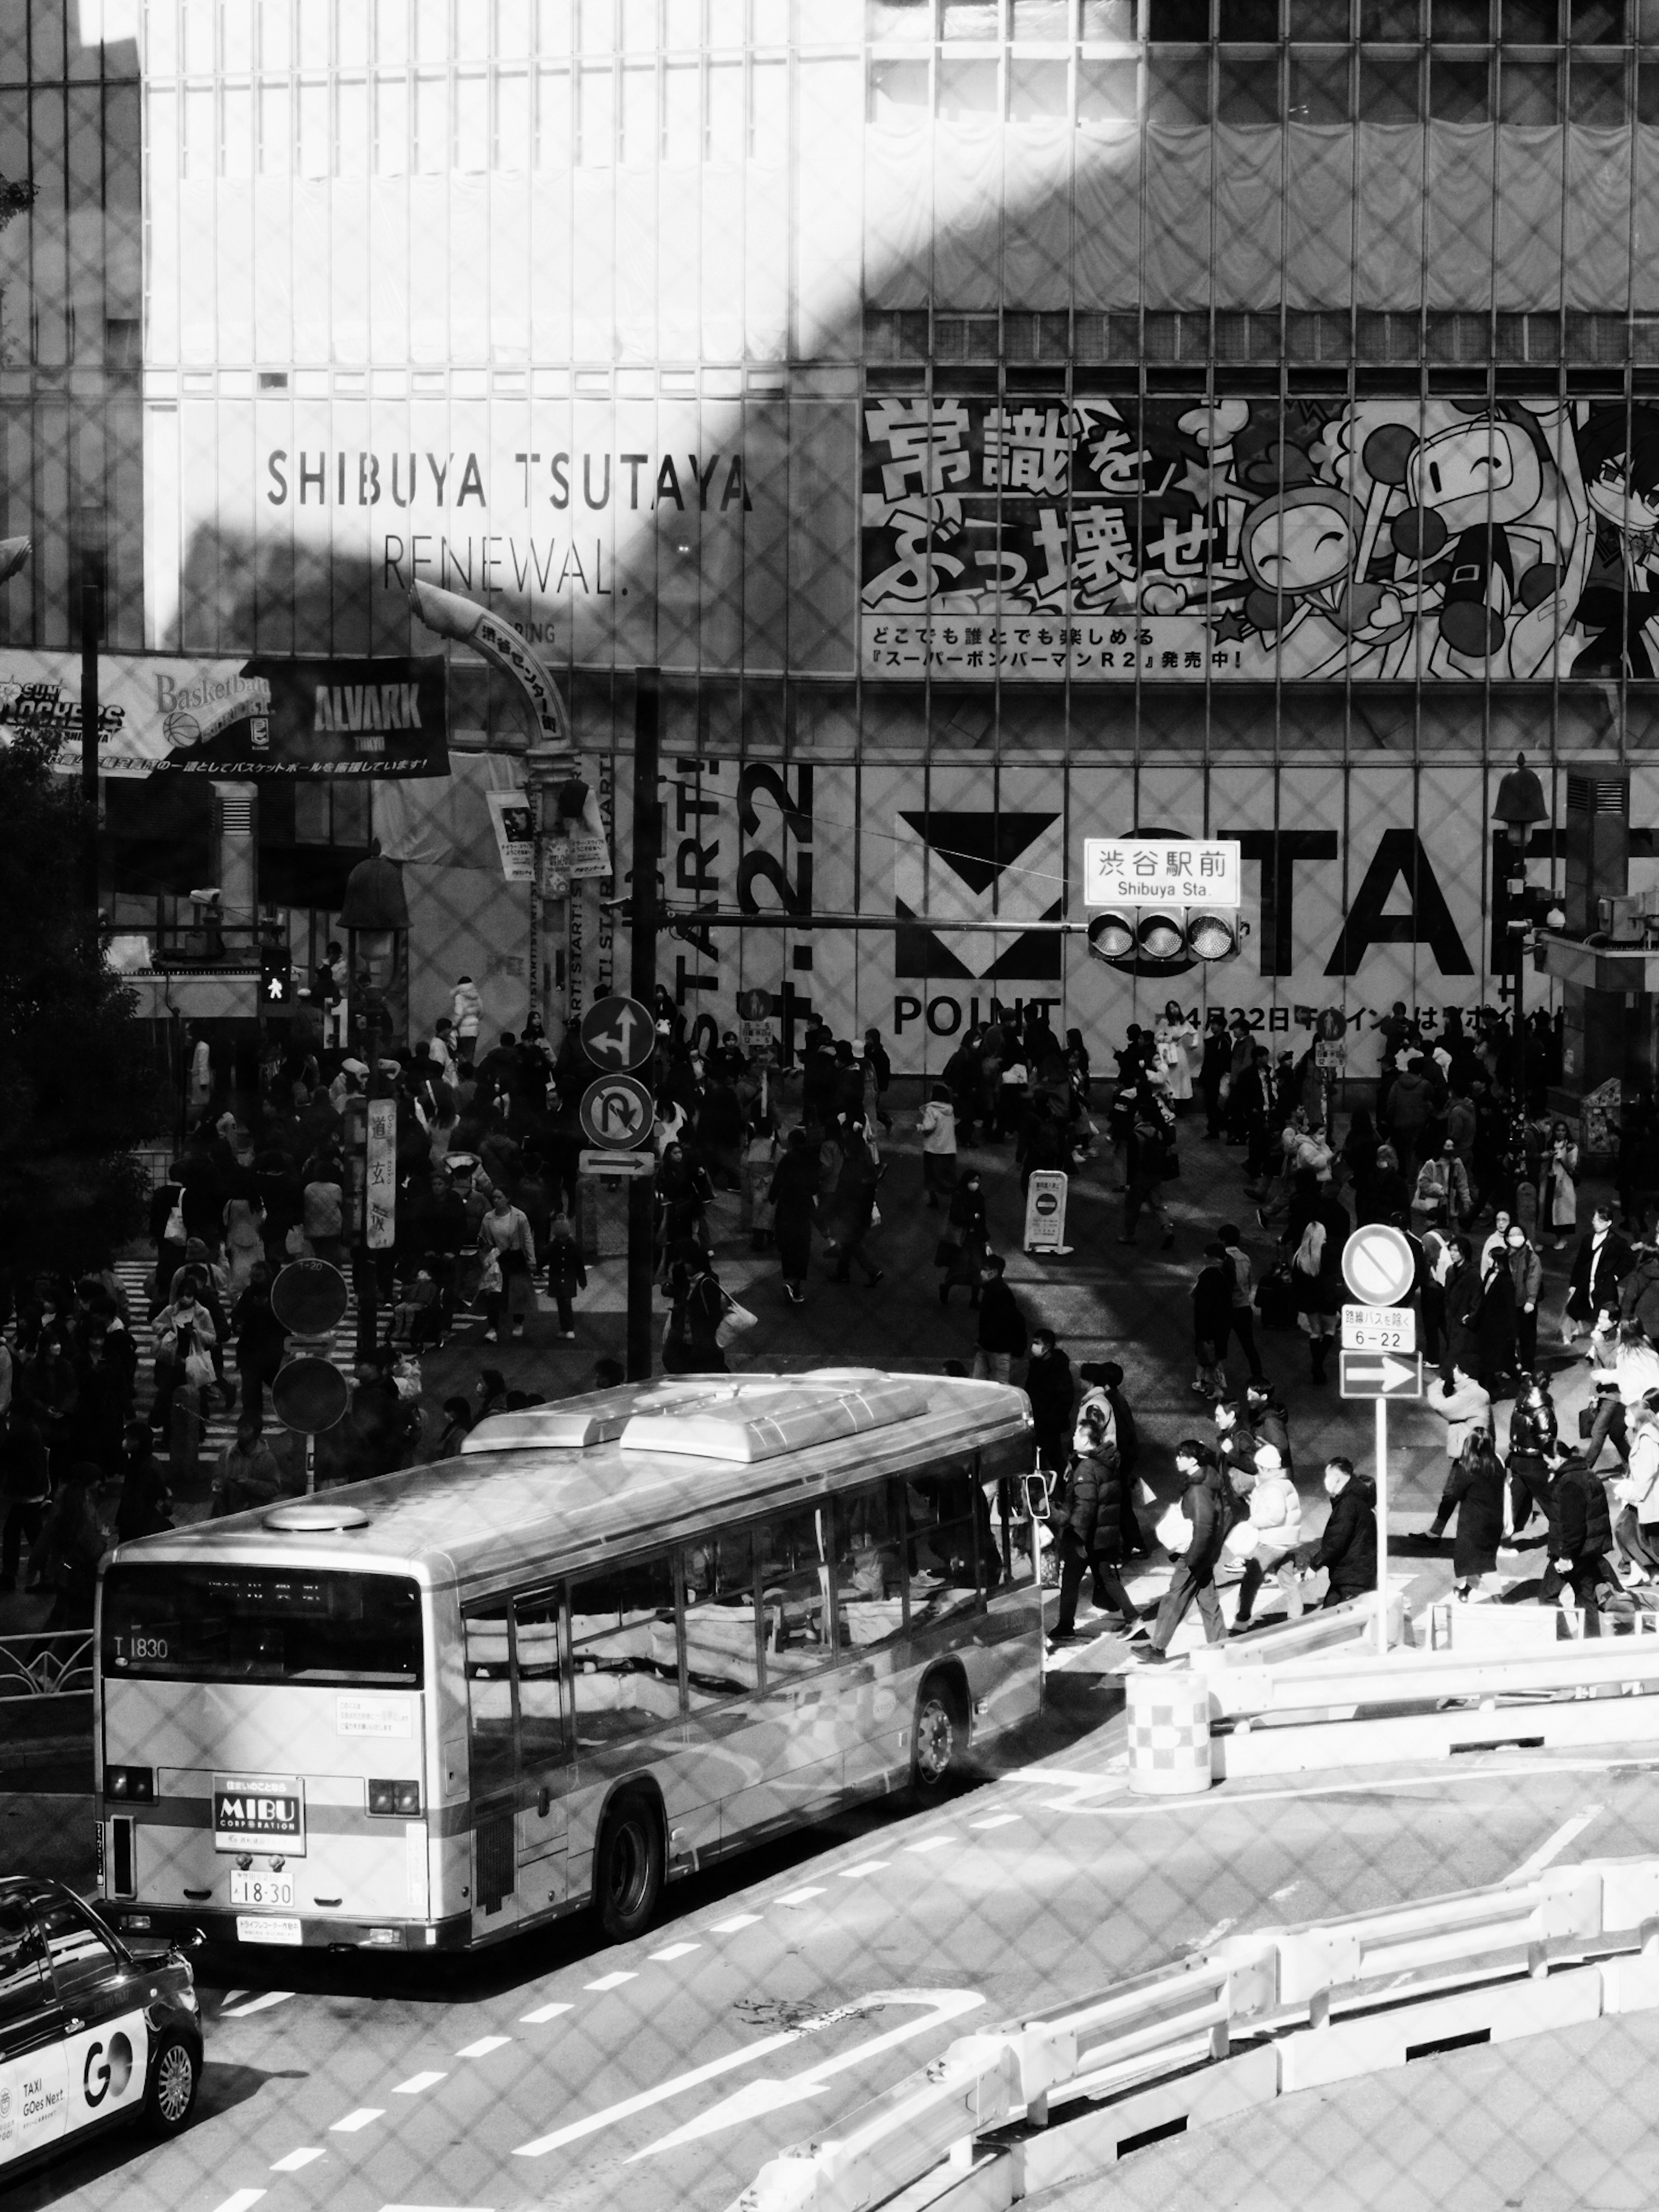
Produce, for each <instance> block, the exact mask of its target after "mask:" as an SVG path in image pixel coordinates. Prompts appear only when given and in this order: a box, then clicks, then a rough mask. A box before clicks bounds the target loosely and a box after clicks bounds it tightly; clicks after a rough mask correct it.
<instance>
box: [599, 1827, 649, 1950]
mask: <svg viewBox="0 0 1659 2212" xmlns="http://www.w3.org/2000/svg"><path fill="white" fill-rule="evenodd" d="M662 1882H663V1836H662V1819H661V1815H660V1814H659V1811H658V1808H657V1807H656V1805H655V1804H654V1803H653V1801H652V1800H651V1799H650V1798H649V1797H647V1796H644V1795H643V1794H642V1793H641V1792H638V1791H630V1792H629V1794H628V1795H626V1796H622V1797H619V1798H618V1799H617V1802H616V1803H615V1804H614V1805H612V1806H611V1809H610V1811H609V1812H608V1813H607V1814H605V1826H604V1828H603V1830H602V1831H601V1832H600V1835H599V1849H598V1850H597V1851H596V1852H595V1854H594V1866H593V1901H594V1903H595V1905H597V1906H598V1907H599V1925H600V1927H601V1928H602V1929H604V1930H605V1934H606V1935H607V1936H609V1937H610V1938H611V1942H613V1943H625V1942H628V1941H629V1939H630V1938H631V1937H633V1936H638V1935H640V1934H641V1932H642V1931H643V1930H644V1929H647V1928H648V1927H649V1926H650V1924H651V1922H652V1920H653V1918H654V1917H655V1915H656V1911H657V1906H658V1904H659V1901H660V1899H661V1897H662Z"/></svg>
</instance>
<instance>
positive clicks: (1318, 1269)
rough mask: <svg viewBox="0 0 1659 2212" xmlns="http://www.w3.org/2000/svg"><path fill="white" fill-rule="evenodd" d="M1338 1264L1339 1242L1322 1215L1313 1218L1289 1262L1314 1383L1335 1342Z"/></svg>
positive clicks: (1339, 1294) (1319, 1378)
mask: <svg viewBox="0 0 1659 2212" xmlns="http://www.w3.org/2000/svg"><path fill="white" fill-rule="evenodd" d="M1341 1261H1342V1245H1341V1242H1340V1239H1338V1238H1337V1237H1333V1236H1332V1235H1331V1233H1330V1231H1329V1228H1328V1225H1327V1223H1326V1221H1325V1220H1324V1218H1322V1216H1316V1217H1315V1218H1314V1219H1313V1220H1311V1221H1310V1222H1309V1224H1308V1225H1307V1227H1306V1228H1305V1229H1304V1231H1303V1232H1302V1237H1301V1241H1300V1243H1298V1244H1297V1248H1296V1251H1295V1254H1294V1255H1293V1256H1292V1258H1291V1288H1292V1290H1293V1291H1294V1293H1295V1297H1296V1312H1297V1321H1298V1322H1300V1323H1301V1326H1302V1328H1303V1330H1304V1333H1305V1334H1306V1336H1307V1339H1308V1361H1309V1368H1310V1374H1311V1376H1312V1379H1313V1380H1314V1381H1315V1382H1316V1383H1322V1382H1324V1380H1325V1379H1326V1378H1325V1361H1326V1359H1327V1358H1328V1355H1329V1352H1330V1350H1331V1347H1332V1346H1333V1345H1334V1343H1335V1341H1336V1316H1337V1310H1338V1308H1339V1307H1340V1304H1341V1302H1342V1268H1341Z"/></svg>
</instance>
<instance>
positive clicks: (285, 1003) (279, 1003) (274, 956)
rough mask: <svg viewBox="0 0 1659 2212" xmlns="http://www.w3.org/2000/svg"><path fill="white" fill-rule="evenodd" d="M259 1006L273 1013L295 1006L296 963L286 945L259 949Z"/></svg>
mask: <svg viewBox="0 0 1659 2212" xmlns="http://www.w3.org/2000/svg"><path fill="white" fill-rule="evenodd" d="M259 1004H260V1005H261V1006H263V1007H264V1008H265V1009H266V1011H267V1012H273V1013H285V1012H287V1011H288V1009H289V1007H290V1006H292V1005H293V1004H294V962H293V958H292V957H291V955H290V954H289V950H288V947H287V946H286V945H261V946H260V948H259Z"/></svg>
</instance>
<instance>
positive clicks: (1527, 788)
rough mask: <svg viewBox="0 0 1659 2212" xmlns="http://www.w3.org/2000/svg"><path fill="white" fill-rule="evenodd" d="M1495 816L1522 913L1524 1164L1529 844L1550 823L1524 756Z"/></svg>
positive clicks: (1518, 964)
mask: <svg viewBox="0 0 1659 2212" xmlns="http://www.w3.org/2000/svg"><path fill="white" fill-rule="evenodd" d="M1549 818H1550V810H1549V807H1548V805H1547V803H1546V801H1545V798H1544V787H1543V785H1542V784H1541V782H1540V781H1538V778H1537V776H1536V775H1534V773H1533V771H1532V769H1529V768H1528V766H1527V757H1526V755H1525V753H1516V757H1515V766H1514V767H1513V768H1512V769H1510V771H1509V773H1508V774H1507V775H1505V776H1504V780H1503V781H1502V782H1501V783H1500V784H1499V785H1498V798H1497V801H1496V803H1495V805H1493V807H1492V820H1493V821H1494V822H1501V823H1503V825H1504V837H1505V839H1506V840H1507V842H1508V843H1509V848H1510V863H1511V865H1510V871H1509V874H1508V878H1507V879H1508V881H1509V882H1510V884H1512V885H1518V887H1519V888H1518V890H1517V891H1516V894H1515V898H1514V903H1516V905H1518V906H1519V907H1520V908H1521V912H1520V915H1518V917H1517V916H1516V915H1510V921H1509V928H1510V933H1512V935H1513V937H1514V940H1515V1080H1516V1122H1517V1125H1518V1127H1519V1129H1520V1132H1521V1144H1522V1162H1523V1164H1524V1161H1525V1157H1526V1126H1527V1008H1526V973H1527V946H1526V933H1527V928H1528V923H1529V921H1530V916H1529V915H1528V913H1527V890H1526V884H1527V841H1528V837H1529V836H1530V835H1531V833H1532V826H1533V824H1534V822H1547V821H1548V820H1549Z"/></svg>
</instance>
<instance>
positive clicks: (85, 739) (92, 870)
mask: <svg viewBox="0 0 1659 2212" xmlns="http://www.w3.org/2000/svg"><path fill="white" fill-rule="evenodd" d="M76 539H77V543H78V548H79V551H80V556H81V797H82V799H83V800H84V801H85V804H86V824H87V846H86V856H85V860H84V863H83V865H84V867H85V871H86V872H85V876H84V878H83V881H82V896H83V897H84V900H85V902H86V908H87V912H88V915H90V916H92V918H93V919H94V921H96V919H97V915H98V714H99V708H98V647H99V646H100V643H101V641H102V639H103V634H104V565H105V558H106V526H105V520H104V509H103V505H102V502H101V501H98V500H95V499H88V500H83V501H82V504H81V507H80V510H79V513H77V515H76Z"/></svg>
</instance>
